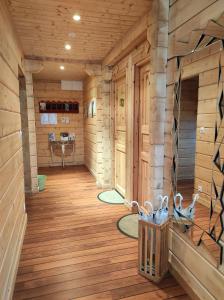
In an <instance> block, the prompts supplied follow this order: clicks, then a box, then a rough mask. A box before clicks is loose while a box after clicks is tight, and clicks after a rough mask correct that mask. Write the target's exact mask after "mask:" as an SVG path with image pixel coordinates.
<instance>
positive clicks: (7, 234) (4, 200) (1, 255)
mask: <svg viewBox="0 0 224 300" xmlns="http://www.w3.org/2000/svg"><path fill="white" fill-rule="evenodd" d="M19 64H21V52H20V48H19V46H18V43H17V40H16V37H15V35H14V31H13V28H12V25H11V23H10V18H9V16H8V12H7V9H6V7H5V4H4V1H1V5H0V70H1V72H0V299H4V300H8V299H11V294H12V289H13V285H14V279H15V275H16V271H17V265H18V260H19V256H20V249H21V246H22V242H23V236H24V231H25V227H26V213H25V210H24V204H25V203H24V176H23V152H22V140H21V136H20V133H19V131H20V129H21V118H20V101H19V81H18V65H19Z"/></svg>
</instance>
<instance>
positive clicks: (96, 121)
mask: <svg viewBox="0 0 224 300" xmlns="http://www.w3.org/2000/svg"><path fill="white" fill-rule="evenodd" d="M100 85H101V76H88V77H87V78H86V80H85V84H84V107H85V109H86V110H87V108H88V107H89V103H90V102H91V100H93V99H95V100H96V106H97V111H96V115H94V116H93V117H91V116H88V117H87V116H85V118H84V149H85V164H86V166H87V167H88V169H89V170H90V172H91V173H92V174H93V175H94V177H95V178H96V180H98V177H99V175H100V174H102V151H103V150H102V103H101V100H102V98H101V89H100Z"/></svg>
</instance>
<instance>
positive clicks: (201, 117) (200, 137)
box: [172, 43, 224, 267]
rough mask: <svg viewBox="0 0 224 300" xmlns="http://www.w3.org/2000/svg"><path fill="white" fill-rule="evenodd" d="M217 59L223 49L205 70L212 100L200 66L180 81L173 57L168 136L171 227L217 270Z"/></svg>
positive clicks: (223, 90) (222, 93)
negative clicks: (170, 138) (170, 137)
mask: <svg viewBox="0 0 224 300" xmlns="http://www.w3.org/2000/svg"><path fill="white" fill-rule="evenodd" d="M222 49H223V43H222V48H221V49H220V50H222ZM199 51H200V50H199ZM222 55H223V50H222V51H220V59H219V63H218V64H217V63H216V65H215V62H214V67H213V69H212V72H211V71H210V70H211V69H209V70H208V72H207V74H206V75H207V76H208V74H209V75H210V76H214V78H215V79H217V80H216V82H215V83H213V94H214V92H215V94H216V97H209V95H207V94H206V80H208V79H206V75H205V73H206V72H205V71H206V70H205V67H203V68H202V70H203V71H201V72H200V68H198V69H197V73H196V72H195V74H194V73H193V72H192V76H188V77H187V78H184V76H183V74H185V73H184V68H185V66H184V63H183V60H184V58H177V70H178V71H177V79H176V82H175V84H174V121H173V132H172V133H173V165H172V184H173V195H174V205H173V227H174V229H176V230H178V231H180V232H182V233H183V234H185V235H186V236H187V237H188V238H190V240H191V241H192V243H193V244H194V245H195V246H198V249H199V250H200V251H202V253H203V254H204V255H205V256H206V257H207V258H208V259H210V261H211V263H213V264H214V265H215V266H217V267H218V266H219V265H220V264H222V247H223V246H224V233H223V232H224V226H223V224H224V86H223V81H224V70H223V68H222V63H221V62H222ZM209 72H210V73H209ZM211 74H212V75H211ZM210 80H211V78H210ZM207 85H208V84H207Z"/></svg>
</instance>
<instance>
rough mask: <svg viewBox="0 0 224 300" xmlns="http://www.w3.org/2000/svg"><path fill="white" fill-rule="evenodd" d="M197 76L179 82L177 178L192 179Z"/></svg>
mask: <svg viewBox="0 0 224 300" xmlns="http://www.w3.org/2000/svg"><path fill="white" fill-rule="evenodd" d="M198 85H199V82H198V78H197V77H196V79H195V80H194V79H193V80H192V79H188V80H183V81H182V83H181V102H180V127H179V152H178V169H177V170H178V175H177V176H178V179H179V180H180V179H181V180H183V179H194V169H195V150H196V128H197V107H198V88H199V86H198Z"/></svg>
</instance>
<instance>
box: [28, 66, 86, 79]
mask: <svg viewBox="0 0 224 300" xmlns="http://www.w3.org/2000/svg"><path fill="white" fill-rule="evenodd" d="M61 65H63V66H64V67H65V69H64V70H63V71H61V70H60V66H61ZM86 75H87V74H86V73H85V65H84V64H82V63H75V64H73V63H63V64H62V63H59V62H52V61H44V62H43V69H42V70H41V71H40V72H39V73H36V74H33V78H34V79H37V80H38V79H41V80H83V79H84V78H85V77H86Z"/></svg>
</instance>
